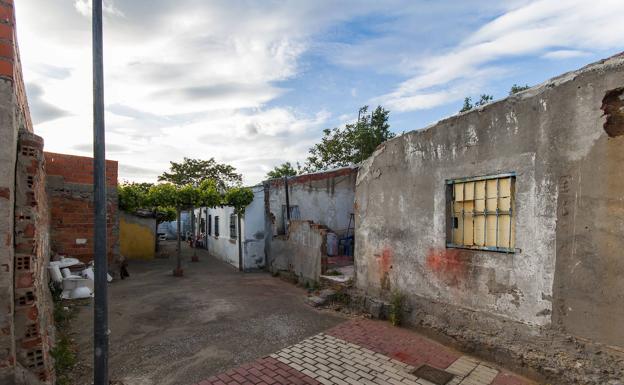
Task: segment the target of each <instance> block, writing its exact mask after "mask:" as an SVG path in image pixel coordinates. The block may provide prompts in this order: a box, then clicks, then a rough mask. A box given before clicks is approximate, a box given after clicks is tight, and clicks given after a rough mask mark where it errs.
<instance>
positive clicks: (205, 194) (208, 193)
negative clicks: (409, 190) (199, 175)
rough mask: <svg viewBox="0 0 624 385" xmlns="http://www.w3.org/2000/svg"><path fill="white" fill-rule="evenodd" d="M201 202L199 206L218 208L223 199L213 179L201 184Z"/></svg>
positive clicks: (198, 203)
mask: <svg viewBox="0 0 624 385" xmlns="http://www.w3.org/2000/svg"><path fill="white" fill-rule="evenodd" d="M198 190H199V201H198V202H197V205H198V206H206V207H216V206H219V205H220V204H221V203H222V201H223V197H222V196H221V194H220V193H219V190H218V188H217V184H216V182H215V181H213V180H211V179H206V180H204V181H202V182H201V183H200V184H199V188H198Z"/></svg>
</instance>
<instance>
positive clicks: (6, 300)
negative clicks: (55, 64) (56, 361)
mask: <svg viewBox="0 0 624 385" xmlns="http://www.w3.org/2000/svg"><path fill="white" fill-rule="evenodd" d="M24 89H25V88H24V82H23V79H22V71H21V65H20V58H19V51H18V48H17V37H16V34H15V12H14V9H13V1H12V0H0V384H3V385H4V384H7V385H9V384H13V383H15V380H16V377H15V366H16V356H15V354H16V345H15V327H14V309H15V304H14V303H15V293H14V273H15V252H14V229H15V206H16V193H15V187H16V162H17V145H18V132H20V130H21V131H25V132H32V131H33V129H32V121H31V119H30V113H29V110H28V103H27V100H26V94H25V91H24ZM33 230H34V231H35V232H37V230H38V229H33V228H32V227H29V228H28V232H32V231H33Z"/></svg>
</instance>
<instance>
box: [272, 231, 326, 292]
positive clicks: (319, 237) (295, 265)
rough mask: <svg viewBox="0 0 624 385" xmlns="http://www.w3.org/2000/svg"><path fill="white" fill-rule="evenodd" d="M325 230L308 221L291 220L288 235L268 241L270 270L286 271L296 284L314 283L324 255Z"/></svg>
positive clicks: (318, 274) (318, 276)
mask: <svg viewBox="0 0 624 385" xmlns="http://www.w3.org/2000/svg"><path fill="white" fill-rule="evenodd" d="M327 232H328V230H327V228H325V227H324V226H322V225H318V224H315V223H313V222H312V221H303V220H293V221H291V222H290V227H289V230H288V236H278V237H275V238H273V241H272V242H271V248H272V250H271V253H272V255H273V256H274V259H273V260H272V265H271V270H272V271H280V270H283V271H290V272H292V273H294V275H295V276H296V277H297V278H298V279H299V281H300V282H302V283H304V282H318V280H319V278H320V276H321V271H322V260H323V257H325V256H326V255H327V253H326V251H327V243H326V239H327Z"/></svg>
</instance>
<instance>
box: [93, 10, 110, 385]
mask: <svg viewBox="0 0 624 385" xmlns="http://www.w3.org/2000/svg"><path fill="white" fill-rule="evenodd" d="M92 28H93V32H92V37H93V200H94V206H95V226H94V236H93V239H94V242H93V247H94V254H95V264H94V267H95V272H94V274H95V287H94V289H95V302H94V306H93V309H94V318H93V346H94V349H93V384H94V385H108V293H107V287H106V285H107V284H108V282H107V277H108V260H107V258H108V256H107V250H106V249H107V247H106V150H105V149H106V147H105V138H104V60H103V56H104V53H103V39H102V0H93V22H92Z"/></svg>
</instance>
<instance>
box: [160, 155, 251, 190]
mask: <svg viewBox="0 0 624 385" xmlns="http://www.w3.org/2000/svg"><path fill="white" fill-rule="evenodd" d="M169 163H171V166H170V167H169V171H168V172H167V171H165V172H163V173H162V175H160V176H159V177H158V180H159V181H161V182H169V183H173V184H174V185H176V186H184V185H187V184H190V185H193V186H195V187H197V186H199V185H200V184H201V182H203V181H205V180H208V179H212V180H214V181H215V183H216V184H217V186H218V187H219V188H221V189H226V188H228V187H233V186H239V185H240V184H241V183H242V181H243V177H242V175H241V174H239V173H237V172H236V168H234V167H233V166H230V165H229V164H222V163H217V161H215V160H214V158H210V159H208V160H202V159H191V158H184V160H183V161H182V162H181V163H177V162H169Z"/></svg>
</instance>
